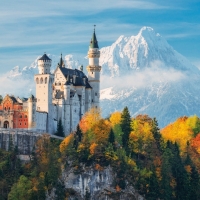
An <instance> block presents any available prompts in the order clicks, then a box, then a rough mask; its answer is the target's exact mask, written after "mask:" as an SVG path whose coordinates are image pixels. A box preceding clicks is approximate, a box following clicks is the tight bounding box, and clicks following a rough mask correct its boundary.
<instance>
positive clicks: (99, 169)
mask: <svg viewBox="0 0 200 200" xmlns="http://www.w3.org/2000/svg"><path fill="white" fill-rule="evenodd" d="M95 169H96V170H98V171H102V170H103V167H102V166H101V165H100V164H96V165H95Z"/></svg>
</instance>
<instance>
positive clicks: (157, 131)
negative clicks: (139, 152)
mask: <svg viewBox="0 0 200 200" xmlns="http://www.w3.org/2000/svg"><path fill="white" fill-rule="evenodd" d="M152 134H153V137H154V139H155V141H156V145H157V147H158V149H159V151H161V142H162V141H161V134H160V129H159V128H158V122H157V120H156V118H153V123H152Z"/></svg>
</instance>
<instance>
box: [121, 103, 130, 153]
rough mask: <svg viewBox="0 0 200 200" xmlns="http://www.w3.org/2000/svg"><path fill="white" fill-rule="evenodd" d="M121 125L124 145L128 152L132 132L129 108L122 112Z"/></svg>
mask: <svg viewBox="0 0 200 200" xmlns="http://www.w3.org/2000/svg"><path fill="white" fill-rule="evenodd" d="M120 124H121V128H122V132H123V135H122V145H123V147H124V148H125V149H126V150H128V140H129V135H130V132H131V116H130V113H129V110H128V108H127V107H125V108H124V110H123V111H122V116H121V123H120Z"/></svg>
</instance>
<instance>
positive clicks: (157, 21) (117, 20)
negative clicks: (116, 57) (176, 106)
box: [0, 0, 200, 74]
mask: <svg viewBox="0 0 200 200" xmlns="http://www.w3.org/2000/svg"><path fill="white" fill-rule="evenodd" d="M199 10H200V2H199V0H173V1H172V0H167V1H160V0H147V1H143V0H138V1H135V0H85V1H83V0H70V1H69V0H57V1H55V0H48V1H47V0H29V1H27V0H17V1H12V0H6V1H5V0H1V4H0V70H1V72H0V74H1V73H4V72H6V71H8V70H10V69H12V68H13V67H14V66H16V65H18V66H20V67H24V66H29V65H30V64H31V63H32V62H33V61H34V60H35V59H36V57H37V56H39V55H41V54H43V53H44V52H47V53H50V54H54V55H59V54H60V53H61V52H62V53H63V54H64V55H66V54H82V55H86V54H87V51H88V45H89V41H90V39H91V35H92V32H93V24H96V25H97V28H96V32H97V38H98V40H99V46H100V47H103V46H107V45H110V44H112V43H113V42H114V41H115V40H116V39H117V38H118V37H119V36H120V35H125V36H131V35H136V34H137V33H138V32H139V30H140V28H141V27H143V26H150V27H152V28H154V30H155V31H156V32H158V33H160V34H161V35H162V36H163V37H164V38H165V39H166V40H167V41H168V43H169V44H170V45H172V46H173V47H174V49H175V50H177V51H178V52H179V53H181V54H183V55H184V56H185V57H187V58H188V59H189V60H190V61H191V62H192V63H194V64H196V65H197V66H200V12H199Z"/></svg>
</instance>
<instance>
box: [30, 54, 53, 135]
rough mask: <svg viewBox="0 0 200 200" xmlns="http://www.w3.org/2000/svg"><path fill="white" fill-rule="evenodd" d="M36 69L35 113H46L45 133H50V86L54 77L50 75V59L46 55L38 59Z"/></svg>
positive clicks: (51, 108)
mask: <svg viewBox="0 0 200 200" xmlns="http://www.w3.org/2000/svg"><path fill="white" fill-rule="evenodd" d="M38 69H39V74H36V75H35V77H34V79H35V83H36V98H37V103H36V111H37V112H38V113H47V114H46V116H47V121H46V122H47V124H46V131H47V132H48V133H52V130H53V126H52V118H53V106H52V84H53V81H54V75H53V74H51V73H50V69H51V59H50V58H49V57H48V56H47V55H46V54H44V55H43V56H42V57H41V58H39V59H38ZM51 126H52V127H51Z"/></svg>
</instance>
